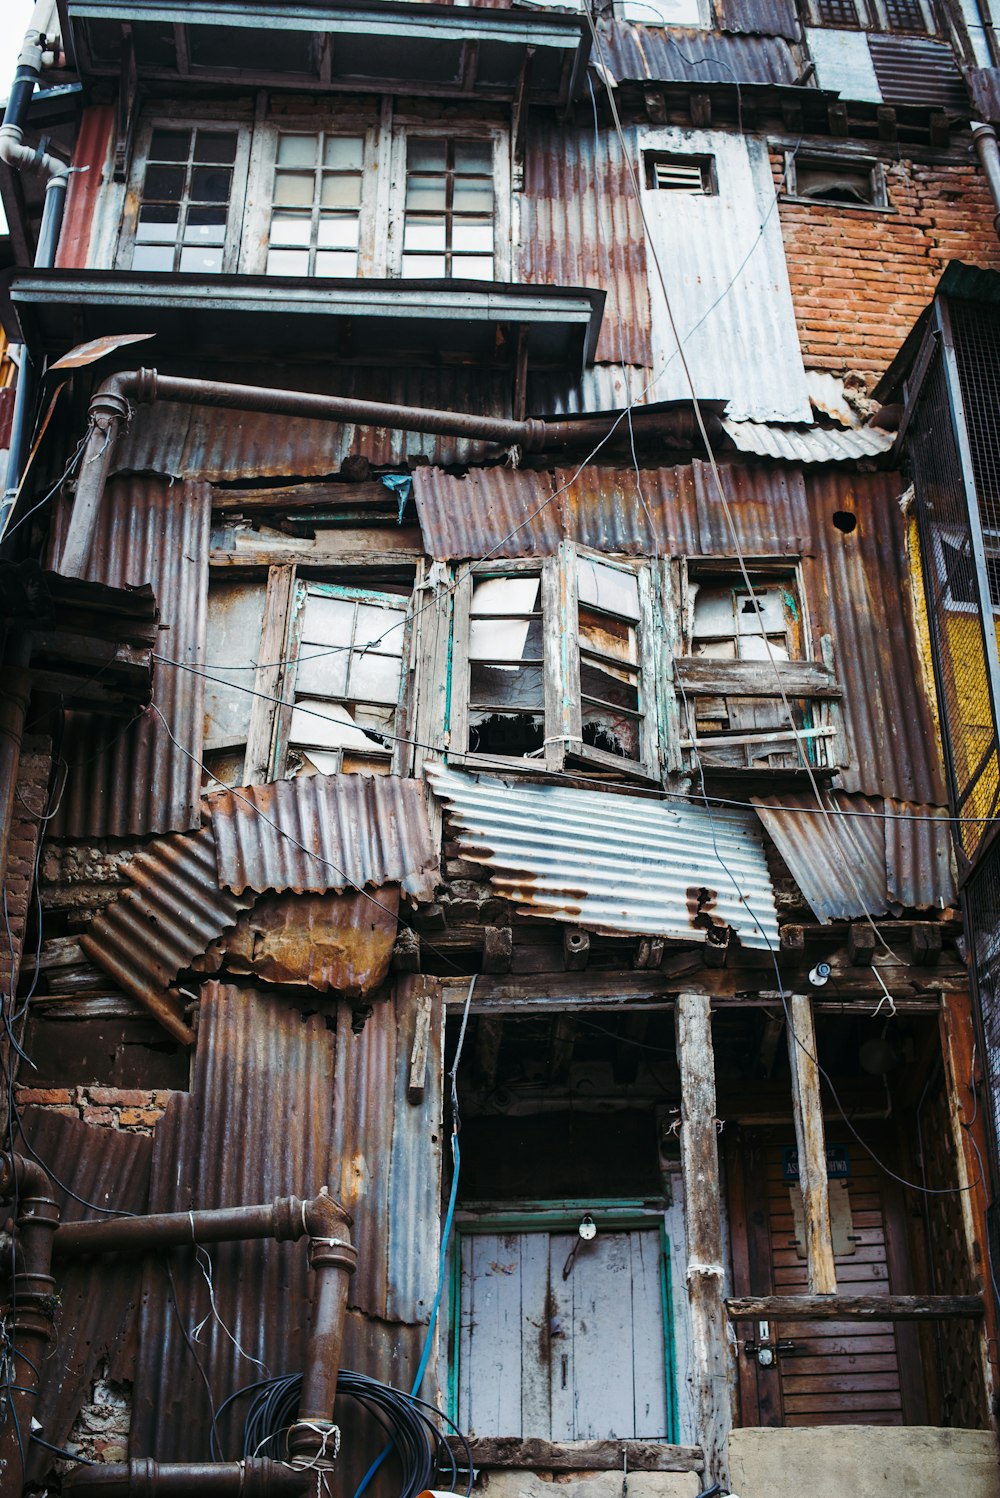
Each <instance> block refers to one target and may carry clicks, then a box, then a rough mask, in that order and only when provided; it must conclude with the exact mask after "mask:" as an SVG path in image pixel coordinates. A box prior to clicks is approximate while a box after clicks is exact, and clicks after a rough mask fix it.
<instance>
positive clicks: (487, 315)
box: [0, 270, 604, 371]
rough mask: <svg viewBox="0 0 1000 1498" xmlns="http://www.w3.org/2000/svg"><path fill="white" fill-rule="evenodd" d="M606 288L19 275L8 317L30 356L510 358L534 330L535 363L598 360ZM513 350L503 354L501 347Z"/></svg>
mask: <svg viewBox="0 0 1000 1498" xmlns="http://www.w3.org/2000/svg"><path fill="white" fill-rule="evenodd" d="M603 312H604V292H603V291H596V290H594V289H593V288H591V287H576V286H569V287H567V286H526V285H523V284H514V283H509V282H506V281H505V282H492V281H389V280H370V281H363V280H361V281H339V280H338V281H333V280H330V281H327V280H315V279H302V280H300V279H298V278H295V279H293V278H291V277H289V278H287V279H286V278H281V279H277V278H274V277H267V276H186V275H145V276H143V275H134V274H132V273H131V272H128V271H78V270H46V271H38V270H31V271H20V272H18V271H15V272H13V273H11V274H10V275H9V277H8V279H7V282H6V285H5V288H4V291H3V293H2V301H0V316H2V320H3V324H4V327H5V328H6V330H7V333H8V335H9V336H10V337H11V338H12V339H16V340H17V341H19V342H23V343H27V345H28V347H29V348H30V349H31V351H32V353H36V354H37V353H45V354H53V353H62V352H65V350H66V349H68V348H70V347H71V346H73V345H74V344H77V343H80V342H81V341H83V340H85V339H91V338H99V337H103V336H105V335H107V334H120V333H139V332H141V333H155V334H156V335H157V343H156V353H157V357H162V355H163V354H169V353H170V352H171V351H176V352H182V353H185V354H188V355H189V354H190V352H191V350H192V349H198V350H199V351H200V352H201V353H202V354H203V355H204V356H207V357H210V356H211V351H212V350H213V349H217V350H218V352H219V353H220V355H225V356H226V357H231V356H232V355H233V354H234V353H241V354H248V353H255V354H256V353H259V354H263V355H267V356H275V355H280V356H281V357H282V358H287V357H289V356H290V355H291V356H305V355H322V356H323V357H325V358H327V359H336V358H343V359H351V360H355V361H356V360H358V359H359V358H360V359H363V361H364V362H365V363H378V362H379V361H380V360H381V359H390V360H391V361H392V362H394V363H402V362H407V361H408V360H410V361H413V362H421V361H423V362H426V361H427V357H428V355H429V354H432V355H433V362H434V363H438V362H440V361H442V360H444V361H447V360H448V359H449V358H451V359H474V360H477V361H479V360H484V361H486V362H487V363H489V364H491V365H496V364H498V363H503V362H505V360H509V362H510V363H511V366H512V367H513V363H514V359H515V354H516V349H517V342H518V339H517V334H518V333H519V331H520V330H521V329H523V330H524V332H525V335H526V339H527V351H528V363H529V366H531V367H533V368H536V369H537V368H542V369H560V368H567V367H568V368H571V369H574V370H578V371H582V369H583V367H584V365H585V364H588V363H590V362H591V360H592V359H593V357H594V350H595V349H596V347H597V335H598V332H599V330H600V326H601V318H602V316H603ZM505 350H509V353H507V354H506V355H505V353H504V352H503V351H505Z"/></svg>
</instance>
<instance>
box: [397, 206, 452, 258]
mask: <svg viewBox="0 0 1000 1498" xmlns="http://www.w3.org/2000/svg"><path fill="white" fill-rule="evenodd" d="M403 248H404V250H437V251H443V250H445V249H446V248H447V245H446V229H445V220H444V218H428V217H426V216H425V215H421V216H417V215H416V214H407V216H406V224H405V226H404V229H403Z"/></svg>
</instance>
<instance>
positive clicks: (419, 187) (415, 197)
mask: <svg viewBox="0 0 1000 1498" xmlns="http://www.w3.org/2000/svg"><path fill="white" fill-rule="evenodd" d="M406 207H407V209H413V210H415V211H416V212H424V213H433V212H435V210H441V209H443V208H445V207H447V191H446V188H445V181H444V178H443V177H407V179H406Z"/></svg>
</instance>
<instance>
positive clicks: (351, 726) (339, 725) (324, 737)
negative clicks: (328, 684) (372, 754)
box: [288, 697, 371, 749]
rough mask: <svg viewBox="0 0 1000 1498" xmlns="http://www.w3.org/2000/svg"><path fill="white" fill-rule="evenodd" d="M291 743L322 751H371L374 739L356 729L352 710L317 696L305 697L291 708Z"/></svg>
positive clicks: (289, 738)
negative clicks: (313, 745) (314, 747)
mask: <svg viewBox="0 0 1000 1498" xmlns="http://www.w3.org/2000/svg"><path fill="white" fill-rule="evenodd" d="M288 741H289V743H290V744H315V745H316V746H317V747H318V748H321V749H343V748H351V749H365V748H371V739H369V738H368V736H367V735H366V734H364V733H362V731H361V729H360V728H358V727H357V725H356V724H355V722H354V719H353V717H352V716H351V711H350V709H349V708H347V707H344V706H342V704H341V703H339V702H323V701H321V700H320V699H319V698H316V697H307V698H303V699H302V700H301V701H300V702H298V703H297V704H296V706H295V707H294V708H293V709H292V726H291V730H290V732H289V736H288Z"/></svg>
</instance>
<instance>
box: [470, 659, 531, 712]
mask: <svg viewBox="0 0 1000 1498" xmlns="http://www.w3.org/2000/svg"><path fill="white" fill-rule="evenodd" d="M469 697H470V700H471V701H472V702H474V703H476V705H477V706H479V707H533V708H542V707H544V706H545V679H544V673H543V670H542V667H541V666H522V667H520V668H518V667H516V666H482V665H478V664H474V665H473V666H472V669H471V672H470V688H469Z"/></svg>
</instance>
